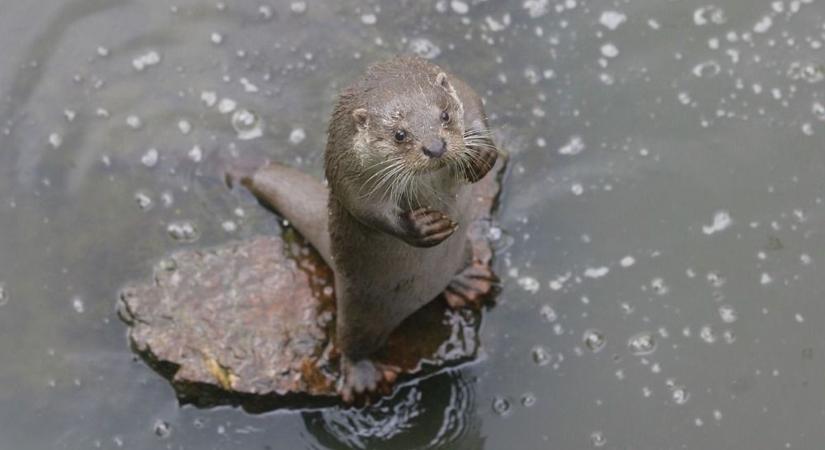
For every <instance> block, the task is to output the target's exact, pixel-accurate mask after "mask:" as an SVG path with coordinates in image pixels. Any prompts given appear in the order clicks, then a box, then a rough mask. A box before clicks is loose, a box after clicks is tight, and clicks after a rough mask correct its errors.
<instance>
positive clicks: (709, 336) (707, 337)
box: [699, 325, 717, 344]
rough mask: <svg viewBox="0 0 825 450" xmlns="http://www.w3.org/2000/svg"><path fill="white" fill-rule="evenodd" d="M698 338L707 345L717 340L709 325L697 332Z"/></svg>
mask: <svg viewBox="0 0 825 450" xmlns="http://www.w3.org/2000/svg"><path fill="white" fill-rule="evenodd" d="M699 337H701V338H702V340H703V341H705V342H707V343H708V344H713V343H714V342H716V339H717V337H716V332H715V331H713V328H711V326H710V325H705V326H703V327H702V328H701V329H700V330H699Z"/></svg>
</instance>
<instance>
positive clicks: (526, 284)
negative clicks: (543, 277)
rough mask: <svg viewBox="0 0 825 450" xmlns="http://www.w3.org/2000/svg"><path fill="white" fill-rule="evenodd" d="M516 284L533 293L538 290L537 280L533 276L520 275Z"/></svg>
mask: <svg viewBox="0 0 825 450" xmlns="http://www.w3.org/2000/svg"><path fill="white" fill-rule="evenodd" d="M518 285H519V286H520V287H521V288H522V289H524V290H525V291H527V292H529V293H531V294H535V293H536V292H538V291H539V287H541V285H540V284H539V281H538V280H537V279H535V278H533V277H521V278H519V279H518Z"/></svg>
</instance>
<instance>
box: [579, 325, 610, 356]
mask: <svg viewBox="0 0 825 450" xmlns="http://www.w3.org/2000/svg"><path fill="white" fill-rule="evenodd" d="M582 340H583V341H584V345H585V346H586V347H587V348H589V349H590V350H591V351H592V352H593V353H598V352H599V351H601V349H603V348H604V346H605V344H606V343H607V339H606V338H605V337H604V334H603V333H602V332H601V331H599V330H595V329H589V330H587V331H585V332H584V336H583V337H582Z"/></svg>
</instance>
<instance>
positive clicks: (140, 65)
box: [132, 50, 160, 72]
mask: <svg viewBox="0 0 825 450" xmlns="http://www.w3.org/2000/svg"><path fill="white" fill-rule="evenodd" d="M158 63H160V53H158V52H156V51H155V50H150V51H149V52H147V53H145V54H143V55H139V56H137V57H135V59H133V60H132V66H133V67H134V68H135V70H137V71H138V72H140V71H142V70H144V69H146V68H147V67H151V66H154V65H156V64H158Z"/></svg>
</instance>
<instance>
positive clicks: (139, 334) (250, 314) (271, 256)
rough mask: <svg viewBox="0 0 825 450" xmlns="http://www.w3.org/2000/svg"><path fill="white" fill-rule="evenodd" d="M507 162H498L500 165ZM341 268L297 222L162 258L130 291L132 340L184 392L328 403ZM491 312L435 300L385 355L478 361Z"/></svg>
mask: <svg viewBox="0 0 825 450" xmlns="http://www.w3.org/2000/svg"><path fill="white" fill-rule="evenodd" d="M500 166H501V164H499V167H500ZM474 186H475V193H476V197H475V199H476V208H477V212H478V214H477V215H476V217H478V220H477V221H476V222H475V223H473V224H472V225H471V226H470V227H468V231H467V233H468V235H469V236H470V238H471V240H472V243H473V251H474V257H475V258H476V259H479V260H481V261H482V262H484V263H486V264H490V263H491V259H492V251H491V247H490V242H489V241H488V236H489V235H490V233H489V227H490V217H491V214H492V210H493V206H494V203H495V198H496V196H497V194H498V188H499V183H498V177H497V176H494V175H493V174H492V173H491V174H490V175H489V176H488V177H486V178H485V179H484V180H482V181H481V182H479V183H476V184H475V185H474ZM332 280H333V276H332V272H331V270H330V269H329V267H328V266H326V264H324V262H323V261H322V260H321V258H320V257H319V256H318V255H317V253H316V252H315V251H314V250H313V249H312V248H311V247H310V246H308V245H307V244H306V243H304V242H303V240H302V239H301V237H300V236H298V235H297V233H295V232H294V231H292V230H290V229H287V230H286V231H285V232H284V234H283V235H282V236H259V237H254V238H251V239H247V240H242V241H235V242H229V243H226V244H223V245H221V246H218V247H215V248H210V249H197V250H183V251H179V252H176V253H173V254H171V255H170V256H168V257H166V258H164V259H163V260H161V261H160V262H158V263H157V264H156V265H155V267H154V274H153V276H152V278H151V279H150V280H147V281H144V282H138V283H135V284H132V285H130V286H128V287H126V288H124V289H123V291H122V292H121V295H120V302H119V313H120V316H121V317H122V318H123V320H124V321H125V322H126V323H127V324H128V326H129V338H130V341H131V343H132V345H133V348H134V349H135V350H136V351H137V352H138V353H139V354H140V355H141V356H142V357H143V358H144V360H146V361H147V362H148V363H149V364H150V365H151V366H152V367H153V368H155V369H156V370H157V371H158V372H160V373H161V374H162V375H164V376H165V377H167V378H168V379H169V380H170V381H171V382H172V385H173V386H174V387H175V389H176V391H177V393H178V396H179V397H180V398H181V400H182V401H185V402H188V403H195V404H197V405H201V406H211V405H218V404H237V405H241V406H244V407H245V408H247V409H249V410H268V409H272V408H276V407H282V406H290V405H298V404H300V405H301V406H307V402H309V403H312V402H321V403H324V402H327V403H328V402H330V401H335V400H336V399H337V397H338V395H337V393H336V389H335V385H336V382H337V380H338V377H339V375H340V373H339V367H338V358H339V354H338V351H337V350H336V348H335V343H334V342H333V337H334V335H335V333H334V328H335V298H334V289H333V283H332ZM480 320H481V312H480V311H473V310H462V311H452V310H450V309H449V308H448V307H447V305H446V302H445V301H444V300H443V299H436V300H435V301H433V302H431V303H430V304H428V305H427V306H425V307H424V308H422V309H421V310H420V311H418V312H417V313H416V314H414V315H413V316H411V317H410V318H409V319H407V320H406V321H405V322H404V323H403V324H402V325H401V326H400V327H399V328H398V329H397V330H396V331H395V332H394V333H393V334H392V335H391V336H390V339H389V342H388V344H387V345H386V347H385V349H384V350H383V351H382V352H381V354H380V355H379V356H378V358H377V359H378V360H379V361H381V362H385V363H387V364H392V365H395V366H398V367H400V368H401V369H402V377H409V376H412V375H420V374H425V373H428V372H432V371H435V370H438V369H439V368H442V367H445V366H451V365H456V364H460V363H462V362H466V361H469V360H472V359H473V358H474V357H475V356H476V352H477V350H478V347H479V342H478V333H477V331H478V327H479V325H480Z"/></svg>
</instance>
